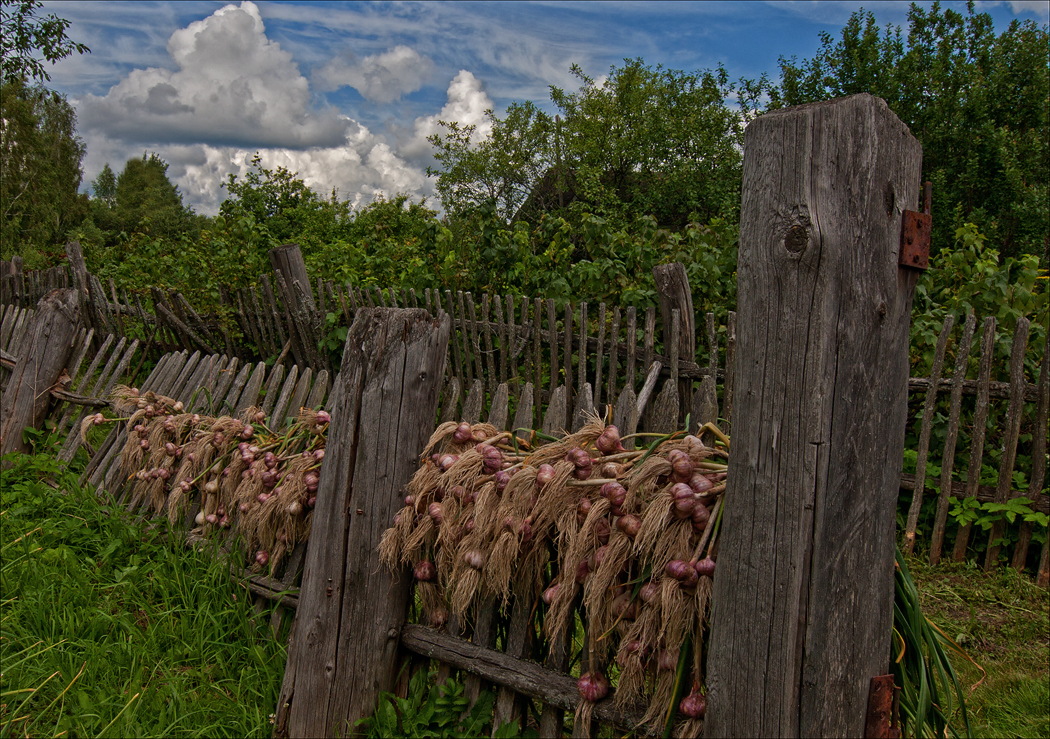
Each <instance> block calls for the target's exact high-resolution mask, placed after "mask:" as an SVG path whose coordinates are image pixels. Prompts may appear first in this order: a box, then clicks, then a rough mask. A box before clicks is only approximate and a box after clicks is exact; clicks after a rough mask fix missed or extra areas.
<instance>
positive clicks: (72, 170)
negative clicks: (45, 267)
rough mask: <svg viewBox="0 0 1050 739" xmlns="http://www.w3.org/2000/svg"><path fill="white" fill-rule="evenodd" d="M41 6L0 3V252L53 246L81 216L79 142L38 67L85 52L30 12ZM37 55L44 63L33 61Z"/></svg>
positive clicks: (60, 24)
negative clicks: (0, 218)
mask: <svg viewBox="0 0 1050 739" xmlns="http://www.w3.org/2000/svg"><path fill="white" fill-rule="evenodd" d="M40 7H41V3H39V2H33V1H25V2H10V0H2V2H0V211H2V214H3V223H2V225H0V253H3V254H4V256H10V255H12V254H14V253H21V254H25V253H27V252H28V251H32V250H34V249H42V248H46V247H48V246H51V245H53V244H55V243H56V242H57V241H59V240H60V239H61V238H62V237H63V236H64V235H65V233H66V231H67V230H69V228H71V227H72V226H73V225H75V224H76V223H77V222H79V220H81V219H82V218H83V216H84V214H85V213H86V205H85V203H84V198H82V197H80V196H79V195H78V194H77V188H79V187H80V179H81V177H82V173H81V169H80V163H81V160H82V159H83V157H84V143H83V142H82V141H81V140H80V139H79V138H78V137H77V136H76V114H75V113H74V112H73V108H72V106H71V105H70V104H69V103H68V102H67V101H66V99H65V98H64V97H63V96H61V95H59V94H58V93H56V92H53V91H51V90H48V89H47V88H45V87H43V86H40V85H36V84H33V83H34V81H35V82H43V81H46V80H49V79H50V78H51V77H50V75H49V74H48V72H47V68H46V67H45V66H44V62H45V61H46V62H50V63H54V62H56V61H58V60H59V59H62V58H64V57H67V56H69V55H70V54H72V53H80V54H83V53H84V52H86V51H88V48H87V47H86V46H84V45H83V44H79V43H75V42H73V41H70V40H69V39H68V38H67V37H66V29H67V28H68V27H69V21H66V20H63V19H61V18H58V17H56V16H54V15H49V16H46V17H44V18H39V17H37V15H36V12H37V10H38V9H39V8H40ZM40 56H42V57H43V60H41V59H40V58H39V57H40Z"/></svg>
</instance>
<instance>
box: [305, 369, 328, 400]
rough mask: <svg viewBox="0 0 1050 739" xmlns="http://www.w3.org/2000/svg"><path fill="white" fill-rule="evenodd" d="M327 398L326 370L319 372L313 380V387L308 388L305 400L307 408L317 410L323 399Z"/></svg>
mask: <svg viewBox="0 0 1050 739" xmlns="http://www.w3.org/2000/svg"><path fill="white" fill-rule="evenodd" d="M327 397H328V370H321V371H320V372H318V373H317V378H316V379H315V380H314V384H313V387H311V388H310V394H309V395H308V396H307V398H306V404H305V405H306V407H307V408H319V407H321V406H322V405H323V404H324V402H325V399H326V398H327Z"/></svg>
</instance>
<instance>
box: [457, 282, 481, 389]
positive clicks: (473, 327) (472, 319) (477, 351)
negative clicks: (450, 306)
mask: <svg viewBox="0 0 1050 739" xmlns="http://www.w3.org/2000/svg"><path fill="white" fill-rule="evenodd" d="M460 295H461V298H460V309H462V308H463V302H462V301H463V297H464V294H463V293H460ZM465 298H466V307H467V312H466V313H464V314H463V315H464V316H467V317H469V322H468V326H469V327H470V348H471V351H472V352H473V354H474V379H476V380H481V381H482V382H484V381H485V365H484V360H483V359H482V356H481V335H480V333H479V332H478V312H477V310H476V309H475V307H474V296H473V295H472V294H471V293H469V292H468V293H466V294H465Z"/></svg>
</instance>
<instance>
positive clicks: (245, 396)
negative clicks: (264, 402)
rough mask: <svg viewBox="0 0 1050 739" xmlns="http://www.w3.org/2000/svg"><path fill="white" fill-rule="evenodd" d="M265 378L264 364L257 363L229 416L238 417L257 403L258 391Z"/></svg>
mask: <svg viewBox="0 0 1050 739" xmlns="http://www.w3.org/2000/svg"><path fill="white" fill-rule="evenodd" d="M265 378H266V364H265V362H259V363H258V364H257V365H255V370H254V371H253V372H252V374H251V377H250V378H248V382H247V384H246V385H245V387H244V390H243V391H242V392H241V395H240V397H238V398H237V404H236V405H235V406H234V408H233V413H232V414H231V415H234V416H240V415H241V414H242V413H243V412H244V411H245V410H246V409H248V408H249V407H251V406H253V405H256V404H257V403H258V402H259V391H260V390H262V386H263V380H264V379H265Z"/></svg>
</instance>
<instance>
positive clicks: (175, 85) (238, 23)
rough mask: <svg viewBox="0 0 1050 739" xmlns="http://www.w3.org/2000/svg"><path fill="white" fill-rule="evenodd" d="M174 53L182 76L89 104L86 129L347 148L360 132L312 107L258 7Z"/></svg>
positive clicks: (189, 36)
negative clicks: (350, 135)
mask: <svg viewBox="0 0 1050 739" xmlns="http://www.w3.org/2000/svg"><path fill="white" fill-rule="evenodd" d="M167 48H168V53H169V54H170V55H171V58H172V60H173V61H174V62H175V66H176V69H174V70H170V69H163V68H160V67H149V68H146V69H137V70H134V71H132V72H131V73H130V74H129V75H128V76H126V77H125V78H124V79H123V80H121V81H120V82H119V83H118V84H116V85H114V86H113V87H112V88H111V89H110V90H109V92H108V93H106V95H104V96H96V95H86V96H85V97H84V98H83V99H82V100H80V101H79V105H78V113H79V120H80V124H81V126H82V128H83V129H87V130H97V131H102V132H104V133H105V134H107V135H109V136H115V137H119V138H122V139H124V140H128V141H139V142H143V143H148V142H154V141H167V142H183V143H190V142H195V143H196V142H203V143H208V144H212V145H219V146H221V145H240V146H245V147H252V146H274V147H280V146H285V147H308V146H332V145H335V144H338V143H340V142H341V141H342V140H343V139H344V137H345V136H346V131H347V129H348V128H349V127H350V126H352V121H350V120H349V119H348V118H346V117H345V116H341V115H339V114H338V112H337V111H335V110H332V109H328V108H322V109H314V108H313V107H312V104H311V103H312V100H311V91H310V87H309V83H308V82H307V80H306V78H305V77H303V76H302V75H301V74H300V73H299V69H298V66H297V65H296V63H295V61H294V60H293V59H292V57H291V55H290V54H288V53H287V52H286V51H284V50H283V49H281V47H280V45H279V44H277V43H274V42H273V41H271V40H269V39H268V38H267V37H266V32H265V28H264V27H263V22H262V18H261V17H260V15H259V10H258V8H257V7H256V6H255V5H254V3H251V2H247V1H245V2H242V3H241V4H240V5H239V6H237V5H227V6H225V7H223V8H221V9H219V10H217V11H216V12H215V13H213V14H212V15H210V16H208V17H207V18H205V19H204V20H200V21H195V22H193V23H191V24H189V26H187V27H186V28H182V29H179V30H177V31H175V32H174V33H173V34H171V37H170V38H169V40H168V46H167Z"/></svg>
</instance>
